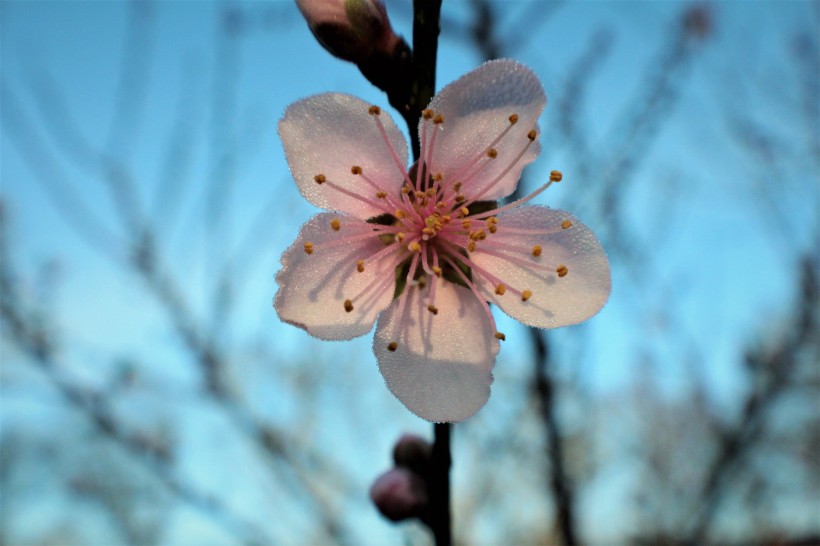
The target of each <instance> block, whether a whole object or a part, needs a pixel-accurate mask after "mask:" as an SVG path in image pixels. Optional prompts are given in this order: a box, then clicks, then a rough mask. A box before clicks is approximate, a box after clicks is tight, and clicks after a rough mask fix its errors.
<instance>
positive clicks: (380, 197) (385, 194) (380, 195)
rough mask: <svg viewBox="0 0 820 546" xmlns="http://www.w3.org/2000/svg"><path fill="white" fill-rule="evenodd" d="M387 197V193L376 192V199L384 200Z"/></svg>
mask: <svg viewBox="0 0 820 546" xmlns="http://www.w3.org/2000/svg"><path fill="white" fill-rule="evenodd" d="M386 197H387V192H385V191H377V192H376V198H377V199H384V198H386Z"/></svg>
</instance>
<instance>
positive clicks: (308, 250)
mask: <svg viewBox="0 0 820 546" xmlns="http://www.w3.org/2000/svg"><path fill="white" fill-rule="evenodd" d="M305 254H313V243H305Z"/></svg>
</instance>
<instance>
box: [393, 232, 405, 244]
mask: <svg viewBox="0 0 820 546" xmlns="http://www.w3.org/2000/svg"><path fill="white" fill-rule="evenodd" d="M405 237H407V236H406V235H405V234H404V233H402V232H401V231H400V232H398V233H396V240H397V241H398V242H400V243H401V242H402V241H404V238H405Z"/></svg>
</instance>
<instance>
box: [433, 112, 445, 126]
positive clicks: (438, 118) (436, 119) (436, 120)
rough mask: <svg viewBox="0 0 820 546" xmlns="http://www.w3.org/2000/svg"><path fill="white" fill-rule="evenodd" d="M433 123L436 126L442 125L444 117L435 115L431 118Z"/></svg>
mask: <svg viewBox="0 0 820 546" xmlns="http://www.w3.org/2000/svg"><path fill="white" fill-rule="evenodd" d="M433 123H435V124H436V125H441V124H442V123H444V116H442V115H441V114H436V115H435V116H434V117H433Z"/></svg>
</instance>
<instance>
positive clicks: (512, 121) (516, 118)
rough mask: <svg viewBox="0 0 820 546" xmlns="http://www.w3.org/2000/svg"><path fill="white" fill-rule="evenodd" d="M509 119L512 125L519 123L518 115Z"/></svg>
mask: <svg viewBox="0 0 820 546" xmlns="http://www.w3.org/2000/svg"><path fill="white" fill-rule="evenodd" d="M507 119H509V120H510V125H515V124H516V123H518V114H513V115H511V116H510V117H509V118H507Z"/></svg>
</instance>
